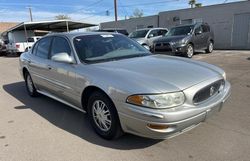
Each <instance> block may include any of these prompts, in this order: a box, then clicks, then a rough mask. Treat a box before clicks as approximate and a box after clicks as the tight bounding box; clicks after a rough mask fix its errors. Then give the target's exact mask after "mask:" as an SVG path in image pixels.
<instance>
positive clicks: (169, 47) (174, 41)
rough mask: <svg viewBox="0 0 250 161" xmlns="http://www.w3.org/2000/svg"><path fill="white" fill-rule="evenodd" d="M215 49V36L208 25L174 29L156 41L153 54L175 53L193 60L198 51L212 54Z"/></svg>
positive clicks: (198, 24)
mask: <svg viewBox="0 0 250 161" xmlns="http://www.w3.org/2000/svg"><path fill="white" fill-rule="evenodd" d="M213 48H214V34H213V31H212V30H211V28H210V26H209V25H208V24H207V23H196V24H191V25H183V26H178V27H173V28H171V29H170V30H169V32H168V33H167V34H166V35H165V36H164V37H161V38H158V39H157V40H155V41H154V43H153V46H151V50H152V52H153V53H157V54H166V53H174V54H175V55H177V54H181V55H184V56H186V57H188V58H191V57H192V56H193V54H194V52H195V51H197V50H205V51H206V53H212V52H213Z"/></svg>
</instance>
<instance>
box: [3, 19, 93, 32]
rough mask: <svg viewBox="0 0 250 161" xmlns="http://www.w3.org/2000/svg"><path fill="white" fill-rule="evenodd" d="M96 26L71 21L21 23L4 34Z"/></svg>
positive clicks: (58, 30) (57, 30) (59, 30)
mask: <svg viewBox="0 0 250 161" xmlns="http://www.w3.org/2000/svg"><path fill="white" fill-rule="evenodd" d="M91 26H97V25H96V24H90V23H84V22H79V21H72V20H67V19H65V20H53V21H36V22H22V23H19V24H17V25H16V26H14V27H12V28H9V29H7V30H6V31H5V32H10V31H21V30H43V31H53V32H62V31H71V30H76V29H80V28H86V27H91Z"/></svg>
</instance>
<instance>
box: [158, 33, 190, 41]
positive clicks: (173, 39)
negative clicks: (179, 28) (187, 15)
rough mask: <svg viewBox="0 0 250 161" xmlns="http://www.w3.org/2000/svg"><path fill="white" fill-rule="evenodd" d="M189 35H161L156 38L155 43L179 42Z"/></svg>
mask: <svg viewBox="0 0 250 161" xmlns="http://www.w3.org/2000/svg"><path fill="white" fill-rule="evenodd" d="M186 37H188V36H187V35H180V36H164V37H160V38H158V39H157V40H155V41H154V42H155V43H160V42H177V41H180V40H182V39H184V38H186Z"/></svg>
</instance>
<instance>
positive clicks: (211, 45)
mask: <svg viewBox="0 0 250 161" xmlns="http://www.w3.org/2000/svg"><path fill="white" fill-rule="evenodd" d="M213 50H214V44H213V42H212V41H210V42H209V43H208V46H207V49H206V53H212V52H213Z"/></svg>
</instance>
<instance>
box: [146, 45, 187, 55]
mask: <svg viewBox="0 0 250 161" xmlns="http://www.w3.org/2000/svg"><path fill="white" fill-rule="evenodd" d="M151 51H152V52H153V53H155V54H184V53H186V52H187V45H186V44H182V45H171V44H169V43H162V44H161V45H160V46H159V45H158V46H157V45H156V44H154V45H153V47H152V48H151Z"/></svg>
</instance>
